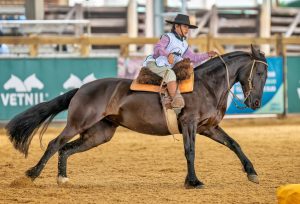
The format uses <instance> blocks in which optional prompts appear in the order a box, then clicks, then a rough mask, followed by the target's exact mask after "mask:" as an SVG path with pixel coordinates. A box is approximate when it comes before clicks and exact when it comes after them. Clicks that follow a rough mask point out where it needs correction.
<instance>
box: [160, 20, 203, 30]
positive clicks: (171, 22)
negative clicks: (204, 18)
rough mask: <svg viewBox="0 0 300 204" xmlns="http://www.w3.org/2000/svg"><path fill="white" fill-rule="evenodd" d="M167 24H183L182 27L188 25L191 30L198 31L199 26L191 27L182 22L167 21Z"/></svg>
mask: <svg viewBox="0 0 300 204" xmlns="http://www.w3.org/2000/svg"><path fill="white" fill-rule="evenodd" d="M166 22H167V23H170V24H181V25H187V26H188V27H189V28H190V29H196V28H198V26H195V25H190V24H185V23H180V22H175V21H169V20H166Z"/></svg>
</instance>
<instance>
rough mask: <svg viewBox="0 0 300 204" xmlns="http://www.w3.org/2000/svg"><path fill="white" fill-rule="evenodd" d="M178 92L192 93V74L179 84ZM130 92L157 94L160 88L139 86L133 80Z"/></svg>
mask: <svg viewBox="0 0 300 204" xmlns="http://www.w3.org/2000/svg"><path fill="white" fill-rule="evenodd" d="M178 87H179V90H180V93H189V92H193V89H194V73H192V74H191V77H190V78H189V79H185V80H182V81H180V82H179V85H178ZM130 90H132V91H148V92H157V93H159V92H160V91H161V90H160V86H158V85H152V84H140V83H138V82H137V80H136V79H135V80H133V81H132V83H131V86H130Z"/></svg>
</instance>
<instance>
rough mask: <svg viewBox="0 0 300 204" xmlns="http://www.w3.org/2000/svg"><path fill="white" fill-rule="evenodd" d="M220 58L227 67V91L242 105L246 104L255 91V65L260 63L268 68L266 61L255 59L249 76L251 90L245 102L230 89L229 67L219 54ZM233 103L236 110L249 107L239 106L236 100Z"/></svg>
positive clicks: (246, 95) (247, 93)
mask: <svg viewBox="0 0 300 204" xmlns="http://www.w3.org/2000/svg"><path fill="white" fill-rule="evenodd" d="M217 55H218V57H219V58H220V60H221V61H222V62H223V64H224V65H225V69H226V80H227V91H228V92H229V93H231V95H232V96H233V98H235V99H237V100H238V101H239V102H240V103H245V101H246V100H247V98H248V97H249V96H250V94H251V91H252V90H253V85H252V79H253V78H252V77H253V76H252V75H253V69H254V66H255V63H256V62H259V63H263V64H264V65H266V66H267V67H268V64H267V63H266V62H264V61H261V60H257V59H254V60H253V63H252V66H251V70H250V74H249V77H248V85H249V90H248V91H247V92H246V94H245V99H244V101H243V100H242V99H240V98H239V97H238V96H237V95H235V94H234V93H233V92H232V91H231V89H230V81H229V71H228V67H227V64H226V62H225V60H224V59H223V57H222V56H221V55H219V53H217ZM232 101H233V104H234V106H235V107H236V108H238V109H240V110H243V109H246V108H247V106H246V105H245V106H239V105H238V104H237V103H236V102H235V101H234V100H232Z"/></svg>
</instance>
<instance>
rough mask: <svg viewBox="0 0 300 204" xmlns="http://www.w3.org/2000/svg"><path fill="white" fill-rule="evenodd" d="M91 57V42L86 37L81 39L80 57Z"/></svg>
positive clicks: (83, 36)
mask: <svg viewBox="0 0 300 204" xmlns="http://www.w3.org/2000/svg"><path fill="white" fill-rule="evenodd" d="M89 55H90V42H89V38H88V36H86V35H82V36H81V37H80V56H81V57H87V56H89Z"/></svg>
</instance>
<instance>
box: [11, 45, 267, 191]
mask: <svg viewBox="0 0 300 204" xmlns="http://www.w3.org/2000/svg"><path fill="white" fill-rule="evenodd" d="M222 57H223V59H224V62H225V63H226V64H227V65H228V69H227V71H228V72H227V71H226V68H225V67H226V66H225V65H224V62H223V61H222V60H221V58H214V59H212V60H209V61H208V62H206V63H204V64H203V65H201V66H199V67H197V68H195V70H194V74H195V81H194V91H193V92H192V93H186V94H183V97H184V100H185V104H186V105H185V107H184V109H183V110H182V112H181V113H180V115H179V116H178V124H179V129H180V131H181V133H182V135H183V143H184V151H185V157H186V160H187V176H186V179H185V183H184V184H185V187H186V188H201V187H202V186H203V183H202V182H201V181H200V180H198V178H197V176H196V173H195V168H194V159H195V139H196V137H195V136H196V134H197V133H198V134H201V135H204V136H207V137H209V138H211V139H213V140H215V141H217V142H219V143H221V144H223V145H225V146H227V147H228V148H230V149H231V150H232V151H233V152H234V153H235V154H236V155H237V156H238V158H239V159H240V161H241V163H242V165H243V167H244V170H245V172H246V173H247V176H248V179H249V180H250V181H252V182H255V183H258V178H257V173H256V171H255V169H254V167H253V165H252V163H251V161H250V160H249V159H248V158H247V156H246V155H245V154H244V153H243V151H242V149H241V147H240V146H239V144H238V143H237V142H236V141H234V140H233V139H232V138H231V137H230V136H229V135H227V134H226V133H225V131H224V130H223V129H222V128H221V127H220V126H219V125H218V124H219V123H220V121H221V120H222V119H223V117H224V114H225V111H226V106H227V98H228V94H229V90H228V88H231V87H232V86H233V84H235V83H236V82H240V83H241V85H242V88H243V92H244V95H246V96H247V97H246V98H247V99H246V100H245V104H246V106H248V107H250V108H252V109H257V108H259V107H260V104H261V97H262V93H263V87H264V85H265V82H266V79H267V64H266V59H265V56H264V55H263V54H262V53H260V52H259V51H258V50H255V49H254V48H253V47H252V46H251V53H247V52H240V51H239V52H232V53H228V54H225V55H223V56H222ZM227 79H228V80H227ZM131 82H132V80H128V79H99V80H96V81H93V82H91V83H88V84H85V85H83V86H82V87H81V88H80V89H74V90H71V91H69V92H67V93H65V94H63V95H61V96H58V97H56V98H54V99H52V100H50V101H48V102H43V103H40V104H38V105H36V106H34V107H32V108H30V109H28V110H26V111H25V112H23V113H20V114H19V115H17V116H15V117H14V118H13V119H12V120H11V121H10V122H9V123H8V124H7V126H6V129H7V134H8V136H9V138H10V140H11V142H12V143H13V144H14V147H15V148H16V149H18V150H19V151H20V152H22V153H24V154H25V155H26V156H27V154H28V148H29V145H30V142H31V140H32V137H33V135H34V134H35V133H36V131H37V130H38V128H39V127H40V126H42V125H44V126H43V127H44V128H43V129H42V132H44V131H43V130H45V128H47V126H48V124H49V123H50V122H51V120H52V119H53V118H54V117H55V115H56V114H58V113H59V112H61V111H63V110H66V109H68V118H67V123H66V126H65V128H64V129H63V131H62V132H61V133H60V134H59V135H58V137H56V138H55V139H53V140H52V141H51V142H49V144H48V147H47V149H46V151H45V153H44V155H43V156H42V158H41V159H40V161H39V162H38V163H37V164H36V165H35V166H34V167H32V168H30V169H28V170H27V171H26V176H27V177H28V178H30V179H31V180H34V179H36V178H37V177H38V176H39V175H40V173H41V171H42V170H43V168H44V167H45V165H46V163H47V162H48V160H49V159H50V158H51V157H52V156H53V155H54V154H55V153H56V152H58V157H59V159H58V183H59V184H60V183H64V182H66V181H67V180H68V178H67V171H66V167H67V158H68V157H69V156H71V155H72V154H75V153H78V152H84V151H87V150H89V149H91V148H93V147H96V146H98V145H100V144H103V143H105V142H108V141H109V140H110V139H111V138H112V137H113V135H114V133H115V131H116V128H117V127H118V126H123V127H126V128H128V129H130V130H133V131H136V132H140V133H145V134H151V135H160V136H165V135H170V133H169V132H168V128H167V125H166V122H165V119H164V113H163V109H162V106H161V103H160V97H159V95H158V94H157V93H150V92H133V91H131V90H130V89H129V87H130V84H131ZM228 86H229V87H228ZM77 134H80V137H79V138H78V139H76V140H73V141H71V142H69V141H70V140H71V139H72V138H73V137H74V136H76V135H77Z"/></svg>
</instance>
